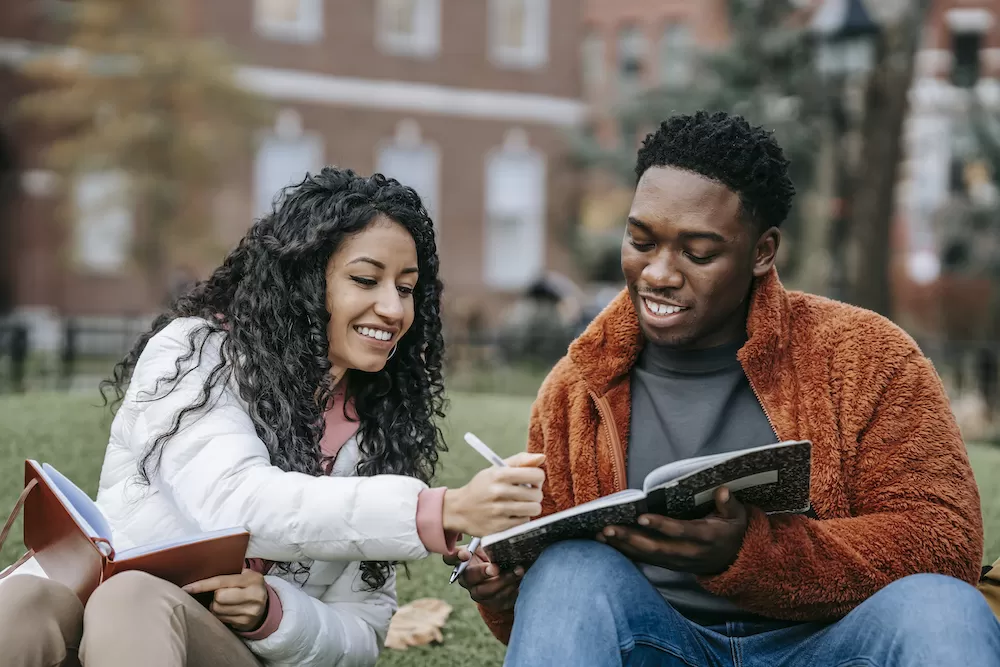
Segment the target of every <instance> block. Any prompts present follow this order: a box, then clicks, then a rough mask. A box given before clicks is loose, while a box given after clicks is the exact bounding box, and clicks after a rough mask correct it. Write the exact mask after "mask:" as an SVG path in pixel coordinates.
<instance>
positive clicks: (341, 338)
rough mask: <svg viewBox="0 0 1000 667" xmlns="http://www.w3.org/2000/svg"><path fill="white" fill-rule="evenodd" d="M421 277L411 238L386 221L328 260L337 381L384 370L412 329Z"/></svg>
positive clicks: (379, 221)
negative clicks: (359, 372) (388, 357)
mask: <svg viewBox="0 0 1000 667" xmlns="http://www.w3.org/2000/svg"><path fill="white" fill-rule="evenodd" d="M419 276H420V270H419V269H418V267H417V247H416V244H415V243H414V241H413V237H412V236H411V235H410V233H409V232H407V231H406V228H405V227H403V226H402V225H400V224H399V223H397V222H394V221H393V220H391V219H390V218H387V217H385V216H384V215H380V216H379V217H377V218H376V219H375V220H374V221H373V222H372V223H371V225H370V226H369V227H368V228H367V229H366V230H365V232H364V233H363V234H358V235H357V236H353V237H351V238H349V239H347V240H346V241H345V242H344V245H343V246H342V247H341V249H340V252H338V253H336V254H334V255H333V256H331V257H330V261H329V263H328V265H327V270H326V299H327V309H328V310H329V311H330V313H331V315H330V322H329V324H328V325H327V338H328V339H329V340H330V354H329V358H330V363H332V364H333V369H332V371H331V372H332V375H333V377H334V378H335V379H339V378H341V377H342V376H343V375H344V373H345V372H346V370H347V369H348V368H355V369H358V370H362V371H369V372H377V371H378V370H380V369H381V368H382V366H384V365H385V363H386V355H388V354H392V352H393V350H395V349H396V344H397V342H398V341H399V340H400V339H401V338H402V337H403V335H404V334H405V333H406V332H407V330H408V329H409V328H410V326H411V325H412V324H413V319H414V306H413V290H414V289H415V288H416V285H417V281H418V278H419Z"/></svg>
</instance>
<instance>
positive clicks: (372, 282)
mask: <svg viewBox="0 0 1000 667" xmlns="http://www.w3.org/2000/svg"><path fill="white" fill-rule="evenodd" d="M351 280H353V281H354V282H356V283H357V284H359V285H364V286H365V287H374V286H375V285H377V284H378V281H377V280H374V279H372V278H363V277H361V276H351Z"/></svg>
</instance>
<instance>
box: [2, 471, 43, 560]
mask: <svg viewBox="0 0 1000 667" xmlns="http://www.w3.org/2000/svg"><path fill="white" fill-rule="evenodd" d="M37 485H38V480H37V479H32V480H31V481H29V482H28V483H27V484H26V485H25V487H24V490H23V491H21V495H20V497H18V499H17V502H16V503H14V509H12V510H11V511H10V515H9V516H8V517H7V522H6V523H5V524H4V525H3V530H0V549H2V548H3V543H4V542H5V541H6V540H7V535H8V534H10V529H11V528H13V527H14V520H15V519H17V517H18V515H20V514H21V510H22V509H23V508H24V503H25V501H26V500H27V499H28V494H30V493H31V491H32V490H33V489H34V488H35V486H37ZM34 555H35V552H34V551H33V550H31V549H29V550H28V552H27V553H25V554H24V555H23V556H21V557H20V558H18V559H17V560H16V561H15V562H14V564H13V565H11V566H10V567H8V568H7V569H6V570H4V571H3V572H0V579H3V578H4V577H6V576H7V575H9V574H11V573H12V572H14V570H16V569H17V568H19V567H21V566H22V565H24V563H25V562H27V561H28V559H30V558H31V557H32V556H34Z"/></svg>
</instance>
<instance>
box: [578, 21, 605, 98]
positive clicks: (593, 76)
mask: <svg viewBox="0 0 1000 667" xmlns="http://www.w3.org/2000/svg"><path fill="white" fill-rule="evenodd" d="M604 57H605V54H604V38H603V37H602V36H601V35H600V34H599V33H596V32H591V33H589V34H588V35H587V36H586V37H585V38H584V39H583V46H582V53H581V60H582V69H583V89H584V92H585V93H586V95H587V97H591V98H594V97H599V96H600V94H601V91H602V89H603V88H604Z"/></svg>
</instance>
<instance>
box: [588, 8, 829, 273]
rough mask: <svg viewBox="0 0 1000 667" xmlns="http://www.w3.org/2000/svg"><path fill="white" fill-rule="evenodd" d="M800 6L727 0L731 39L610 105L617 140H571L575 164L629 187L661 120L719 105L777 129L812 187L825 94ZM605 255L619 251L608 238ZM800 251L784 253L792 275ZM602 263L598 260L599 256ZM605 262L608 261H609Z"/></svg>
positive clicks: (791, 226) (797, 229) (798, 211)
mask: <svg viewBox="0 0 1000 667" xmlns="http://www.w3.org/2000/svg"><path fill="white" fill-rule="evenodd" d="M799 16H801V14H800V12H799V10H797V9H796V7H794V6H793V4H792V3H791V2H789V0H768V1H767V2H760V1H759V0H729V27H730V40H729V41H728V43H727V44H726V45H725V46H724V47H723V48H721V49H719V50H714V51H706V52H701V53H698V54H697V58H696V64H695V75H694V76H693V77H691V80H690V83H689V84H684V85H661V86H658V87H655V88H653V89H651V90H648V91H646V92H644V93H641V94H639V95H638V96H636V97H634V98H632V99H626V100H622V101H621V102H620V104H619V106H618V107H617V109H616V110H615V118H614V121H615V122H616V124H617V126H618V136H619V140H618V142H617V144H616V145H615V146H612V147H607V146H603V145H602V144H601V143H600V141H599V140H598V139H597V138H596V137H595V136H594V135H593V134H592V133H590V132H582V133H579V134H577V135H575V136H574V137H573V138H572V150H573V154H574V155H575V157H576V159H577V163H578V164H579V165H580V166H582V167H584V168H598V169H601V170H603V171H606V172H607V173H609V174H611V175H612V176H614V177H615V178H616V179H618V180H619V181H620V182H621V183H623V184H627V185H629V186H631V185H634V183H635V176H634V172H633V169H634V166H635V152H636V142H637V140H638V139H639V138H640V134H644V133H645V132H648V131H651V130H652V129H654V128H655V127H656V126H657V125H658V124H659V123H660V122H661V121H662V120H664V119H666V118H668V117H669V116H671V115H674V114H678V113H692V112H694V111H696V110H698V109H706V110H709V111H717V110H724V111H728V112H731V113H737V114H740V115H742V116H744V117H745V118H746V119H747V120H748V121H750V122H751V123H754V124H758V125H763V126H764V127H767V128H769V129H772V130H774V133H775V136H776V137H777V139H778V141H779V142H780V143H781V145H782V148H783V149H784V150H785V153H786V155H787V156H788V158H789V160H790V161H791V167H790V169H791V174H790V175H791V177H792V180H793V181H794V182H795V183H796V185H797V186H798V189H799V191H800V192H801V191H803V190H806V189H807V188H809V187H810V186H811V185H812V182H813V178H814V172H815V168H816V156H817V153H818V150H819V148H820V142H821V138H822V136H823V131H822V130H823V126H824V124H825V122H826V120H827V109H826V106H825V102H826V100H825V96H824V91H823V88H822V85H821V81H820V78H819V77H818V76H817V74H816V70H815V67H814V66H813V47H812V43H811V36H810V34H809V32H808V30H807V29H806V26H805V25H803V22H802V21H799V20H797V18H798V17H799ZM805 209H806V207H805V206H803V205H802V199H801V197H800V198H798V201H797V205H796V206H795V207H794V208H793V210H792V213H791V216H790V218H789V220H788V221H787V223H786V224H785V226H784V234H785V235H786V238H788V240H790V241H791V242H792V243H795V242H796V241H797V240H798V239H799V238H800V237H801V231H802V229H803V227H804V224H803V220H804V218H806V217H807V215H808V213H807V212H806V210H805ZM608 243H609V249H608V252H609V253H611V254H613V253H615V252H617V248H618V244H620V237H619V238H618V239H617V243H616V242H615V241H614V240H611V239H609V241H608ZM803 255H804V254H803V253H791V254H787V255H786V256H785V257H784V268H785V270H786V271H788V273H789V275H791V274H793V273H794V272H795V271H796V270H797V269H798V268H799V267H797V266H796V260H797V259H798V258H801V257H802V256H803ZM597 261H599V260H597ZM607 263H608V264H611V263H612V262H611V261H610V260H608V261H607Z"/></svg>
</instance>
